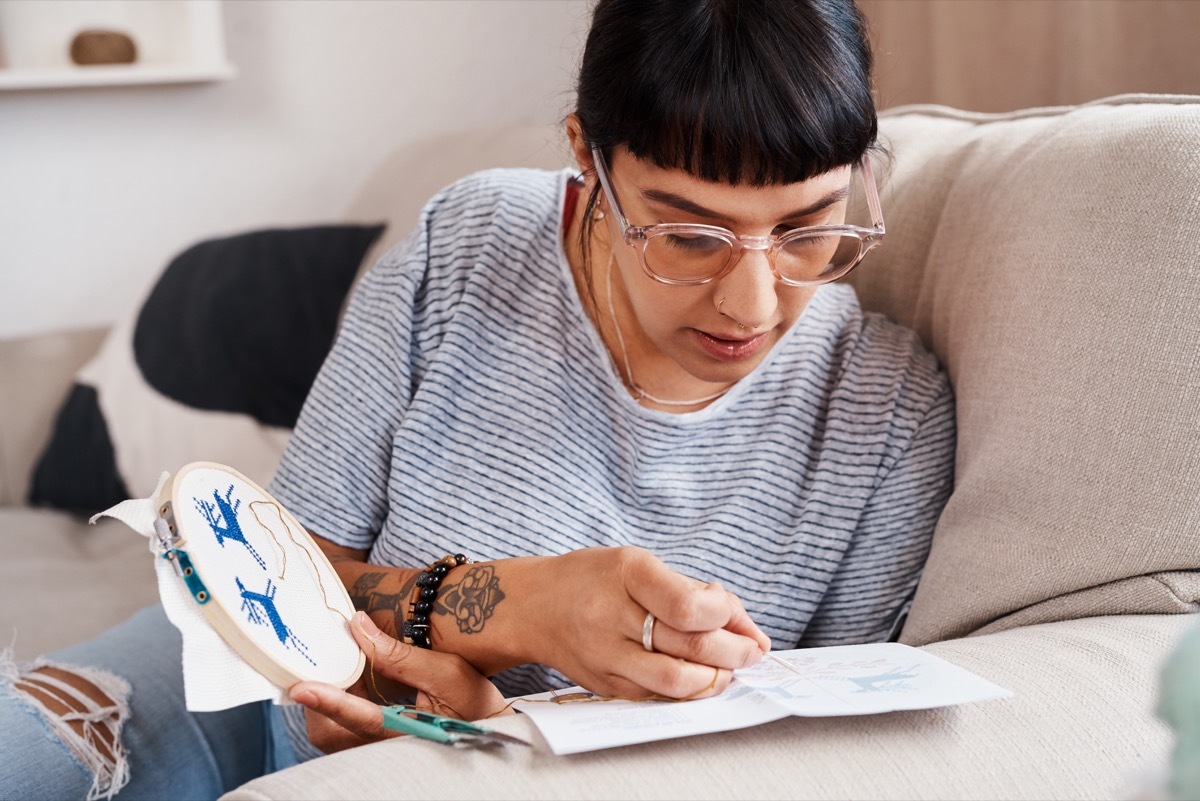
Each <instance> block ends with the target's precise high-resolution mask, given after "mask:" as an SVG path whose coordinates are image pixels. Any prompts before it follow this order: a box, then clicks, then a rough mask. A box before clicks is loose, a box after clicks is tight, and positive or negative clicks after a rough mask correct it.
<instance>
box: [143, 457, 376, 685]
mask: <svg viewBox="0 0 1200 801" xmlns="http://www.w3.org/2000/svg"><path fill="white" fill-rule="evenodd" d="M226 488H228V490H227V491H226ZM235 491H236V492H237V497H236V499H235V498H234V494H233V493H234V492H235ZM213 492H215V493H216V496H215V497H214V496H213ZM197 493H199V496H198V494H197ZM201 499H203V500H201ZM210 499H211V504H210V503H209V501H210ZM235 500H236V503H235ZM243 504H244V505H243ZM255 504H262V505H263V506H264V507H266V506H269V507H272V511H271V513H270V514H271V516H272V518H273V520H277V521H279V522H278V523H277V524H276V527H275V528H272V527H270V526H269V525H267V524H266V523H264V522H263V520H262V518H261V517H260V516H259V515H258V513H257V512H255V511H254V505H255ZM206 506H208V507H210V508H208V509H206V508H205V507H206ZM156 508H157V513H158V518H157V519H156V520H155V522H154V527H155V535H156V536H155V539H156V540H157V544H158V546H159V550H160V551H161V552H162V556H163V558H165V559H167V560H168V561H169V562H170V563H171V564H172V565H173V567H174V568H175V573H176V574H177V575H178V576H179V578H180V579H181V581H182V582H183V583H184V585H185V586H186V587H187V589H188V591H189V592H190V594H191V596H192V598H193V599H194V601H195V602H196V604H197V606H198V607H199V609H200V612H201V613H202V615H203V616H204V618H205V620H207V621H208V623H209V624H210V625H211V626H212V627H213V629H214V630H215V631H216V632H217V633H218V634H219V635H220V636H221V638H222V639H223V640H225V642H226V643H228V644H229V646H230V647H231V648H233V650H234V651H235V652H237V654H238V656H240V657H241V658H242V659H243V660H245V662H246V663H248V664H249V665H250V666H251V667H253V668H254V669H255V670H257V671H258V672H259V673H261V674H262V675H263V676H265V677H266V678H267V679H268V680H270V681H271V682H273V683H274V684H276V685H278V686H280V687H282V688H284V689H288V688H289V687H291V686H292V685H293V684H296V683H297V682H300V681H309V680H315V681H322V682H325V683H326V684H331V685H333V686H335V687H338V688H342V689H344V688H346V687H349V686H350V685H351V684H353V683H354V682H355V681H357V680H358V678H359V676H360V675H361V674H362V671H363V667H364V665H365V663H366V657H365V655H364V654H363V652H362V650H361V649H359V647H358V645H357V644H356V643H355V642H354V638H353V637H352V636H351V634H350V630H349V619H350V617H351V616H352V615H353V614H354V605H353V602H352V601H351V600H350V596H349V594H348V593H347V592H346V588H345V587H344V586H343V584H342V582H341V580H340V579H339V578H338V577H337V573H336V572H334V570H333V566H332V565H331V564H330V563H329V560H328V559H327V558H326V557H325V554H324V553H323V552H322V551H321V549H320V547H319V546H318V545H317V544H316V542H314V541H313V539H312V537H311V536H309V534H308V532H307V531H306V530H305V529H304V527H303V526H301V525H300V523H299V522H298V521H297V520H296V519H295V518H294V517H292V515H291V513H289V512H288V511H287V510H286V509H284V508H283V506H282V505H280V504H279V503H278V502H277V501H276V500H275V499H274V498H272V497H271V496H270V495H269V494H268V493H267V492H266V491H265V490H264V489H262V488H261V487H259V486H258V485H257V484H255V483H254V482H253V481H251V480H250V479H248V478H246V476H244V475H242V474H241V473H239V472H238V471H237V470H234V469H233V468H231V467H228V466H226V465H223V464H217V463H215V462H192V463H190V464H187V465H184V466H183V467H181V468H180V469H179V470H178V471H177V472H176V473H175V474H174V475H173V476H171V479H170V480H169V481H168V482H167V483H166V484H165V485H164V486H163V489H162V492H161V493H160V494H159V497H158V499H157V500H156ZM230 515H232V517H233V518H234V520H233V521H231V520H228V519H227V517H228V516H230ZM235 521H236V522H235ZM218 524H220V526H223V527H224V531H225V532H226V533H225V536H224V537H222V536H220V535H219V534H218V533H217V532H218ZM231 535H233V536H231ZM256 546H258V547H256ZM260 548H261V550H260ZM249 557H253V558H249ZM256 565H257V566H258V567H260V568H261V570H260V571H256V570H255V569H254V568H255V566H256ZM280 568H282V569H280ZM239 574H240V575H239ZM242 575H244V576H245V580H244V581H243V578H242ZM230 576H233V577H234V579H235V581H230ZM264 579H265V581H266V583H265V585H264V583H263V581H264ZM235 582H236V583H235ZM281 593H282V594H283V595H282V600H285V601H286V602H287V608H288V609H289V614H288V615H287V616H286V617H290V618H292V619H293V620H295V621H297V622H299V623H300V624H301V625H300V626H298V627H297V628H292V627H289V626H288V625H286V624H287V621H286V620H284V617H285V616H284V615H282V614H281V613H280V612H279V610H278V606H277V605H276V603H275V599H276V598H279V597H280V594H281ZM293 613H295V614H293ZM255 617H256V618H258V619H259V620H258V622H255V621H254V620H253V619H252V618H255ZM285 633H286V635H287V636H286V637H285V636H284V634H285ZM305 640H309V641H319V642H320V643H322V645H323V650H322V652H321V653H319V654H318V656H319V657H320V659H319V661H318V660H315V659H313V658H312V654H310V653H309V651H308V647H307V645H306V644H305ZM330 643H332V644H333V645H332V647H329V646H328V644H330ZM309 663H312V664H309Z"/></svg>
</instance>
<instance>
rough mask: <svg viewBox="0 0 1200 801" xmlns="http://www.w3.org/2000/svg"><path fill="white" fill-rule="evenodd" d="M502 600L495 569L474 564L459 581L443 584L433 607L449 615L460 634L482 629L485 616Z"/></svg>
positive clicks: (502, 596)
mask: <svg viewBox="0 0 1200 801" xmlns="http://www.w3.org/2000/svg"><path fill="white" fill-rule="evenodd" d="M503 600H504V593H503V592H501V591H500V579H499V578H497V577H496V571H495V569H494V568H493V567H492V566H491V565H474V566H472V567H470V568H468V569H467V571H466V572H465V573H463V576H462V578H461V579H460V580H459V581H457V582H455V583H454V584H451V585H450V586H443V587H442V591H441V592H440V593H439V594H438V597H437V601H436V602H435V605H434V608H433V611H434V612H436V613H437V614H439V615H450V616H452V617H453V618H454V620H455V622H456V623H458V630H459V631H460V632H462V633H463V634H476V633H478V632H480V631H483V627H484V625H485V624H486V623H487V619H488V618H489V617H491V616H492V614H493V613H494V612H495V611H496V606H497V605H498V604H499V603H500V602H501V601H503Z"/></svg>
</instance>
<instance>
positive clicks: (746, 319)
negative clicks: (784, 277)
mask: <svg viewBox="0 0 1200 801" xmlns="http://www.w3.org/2000/svg"><path fill="white" fill-rule="evenodd" d="M737 259H738V260H737V262H735V263H734V265H733V268H732V269H731V270H730V271H729V272H728V273H726V274H725V277H723V278H722V279H721V280H720V282H719V283H718V285H717V286H716V288H715V289H716V296H717V298H718V299H723V301H722V302H721V312H722V313H723V314H724V315H725V316H726V317H729V318H731V319H733V320H734V322H737V323H739V324H740V325H744V326H745V327H746V329H747V330H748V331H753V330H756V329H759V328H764V327H766V326H768V325H769V324H770V322H771V318H772V316H773V315H774V314H775V310H776V308H778V306H779V295H778V293H777V289H778V287H777V284H776V279H775V271H774V270H772V269H771V263H770V261H769V260H768V259H767V253H766V251H764V250H752V249H750V248H746V249H744V250H742V252H741V253H740V254H738V257H737Z"/></svg>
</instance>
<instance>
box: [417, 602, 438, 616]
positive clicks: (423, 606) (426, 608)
mask: <svg viewBox="0 0 1200 801" xmlns="http://www.w3.org/2000/svg"><path fill="white" fill-rule="evenodd" d="M432 611H433V604H431V603H430V602H429V601H417V602H416V603H415V604H413V612H414V613H416V614H419V615H428V614H429V613H430V612H432Z"/></svg>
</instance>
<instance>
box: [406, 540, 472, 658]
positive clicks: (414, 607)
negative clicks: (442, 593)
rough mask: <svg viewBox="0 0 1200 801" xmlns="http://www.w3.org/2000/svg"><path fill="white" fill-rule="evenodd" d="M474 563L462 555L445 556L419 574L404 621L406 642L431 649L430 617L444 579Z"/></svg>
mask: <svg viewBox="0 0 1200 801" xmlns="http://www.w3.org/2000/svg"><path fill="white" fill-rule="evenodd" d="M474 561H475V560H474V559H468V558H467V557H465V556H463V555H462V554H461V553H459V554H455V555H454V556H443V557H442V558H441V559H439V560H438V561H436V562H434V563H433V564H431V565H430V566H429V567H427V568H425V569H424V570H422V571H421V572H420V573H418V574H417V587H416V591H415V593H414V595H413V600H412V602H411V603H410V604H409V605H408V619H407V620H405V621H404V628H403V630H402V631H401V632H400V635H401V638H402V639H403V640H404V642H406V643H407V644H409V645H415V646H416V647H417V648H429V615H430V614H432V613H433V602H434V601H436V600H437V595H438V589H439V588H440V587H441V586H442V579H444V578H445V577H446V575H447V574H448V573H449V572H450V571H451V570H453V569H454V568H456V567H458V566H459V565H469V564H471V563H473V562H474Z"/></svg>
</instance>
